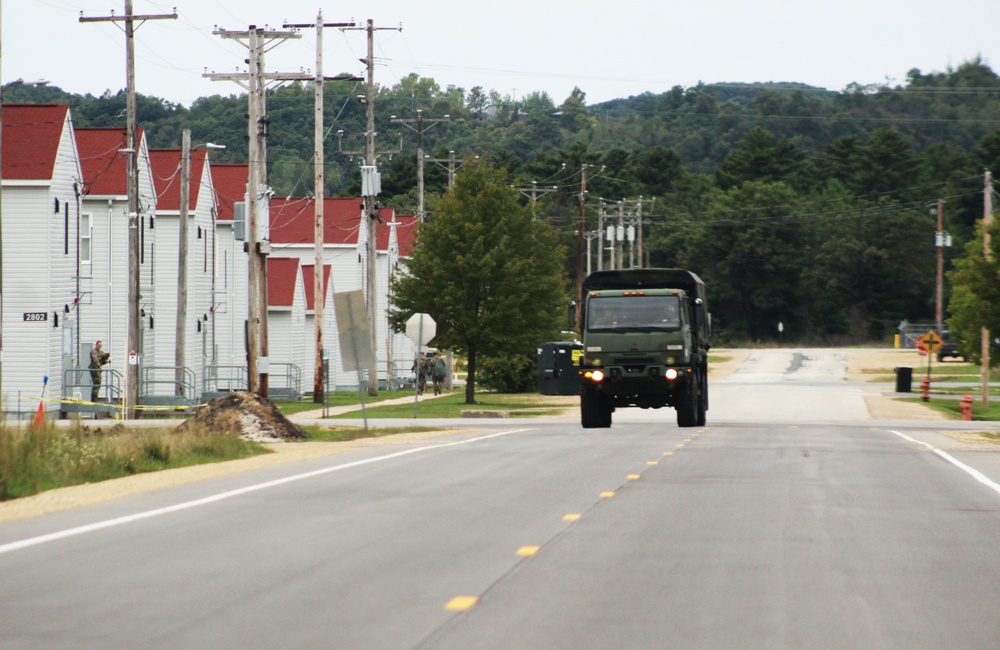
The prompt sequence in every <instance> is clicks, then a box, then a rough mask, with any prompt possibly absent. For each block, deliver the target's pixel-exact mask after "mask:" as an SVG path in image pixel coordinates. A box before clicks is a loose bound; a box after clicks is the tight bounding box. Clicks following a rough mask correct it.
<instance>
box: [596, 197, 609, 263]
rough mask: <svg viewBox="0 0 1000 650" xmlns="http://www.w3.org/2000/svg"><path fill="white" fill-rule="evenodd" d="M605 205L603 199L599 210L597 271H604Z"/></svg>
mask: <svg viewBox="0 0 1000 650" xmlns="http://www.w3.org/2000/svg"><path fill="white" fill-rule="evenodd" d="M604 210H605V203H604V199H601V203H600V207H599V208H598V209H597V270H598V271H603V270H604V217H605V216H607V215H606V214H605V212H604Z"/></svg>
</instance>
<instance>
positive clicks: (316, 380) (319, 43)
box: [284, 10, 354, 404]
mask: <svg viewBox="0 0 1000 650" xmlns="http://www.w3.org/2000/svg"><path fill="white" fill-rule="evenodd" d="M284 27H285V28H286V29H288V28H295V29H304V28H306V27H311V25H289V24H286V25H285V26H284ZM324 27H354V23H324V22H323V12H322V10H321V11H319V12H317V14H316V77H315V79H314V80H313V85H314V90H315V93H316V101H315V108H314V111H315V132H314V133H315V135H314V142H315V149H314V155H313V165H314V166H315V168H316V179H315V180H316V183H315V189H314V190H313V194H315V198H316V212H315V218H314V223H313V238H314V245H315V257H316V262H315V266H314V269H315V271H314V272H313V322H315V324H316V337H315V338H316V364H315V370H314V372H313V403H314V404H322V403H324V401H325V395H324V387H323V312H324V310H325V303H326V293H325V292H324V284H323V277H324V265H323V261H324V260H323V245H324V243H325V234H324V232H325V227H324V225H323V220H324V215H323V208H324V205H323V201H324V196H325V188H324V185H325V184H326V175H325V165H326V160H325V156H324V153H323V136H324V134H323V84H324V83H325V82H326V78H325V77H324V76H323V28H324Z"/></svg>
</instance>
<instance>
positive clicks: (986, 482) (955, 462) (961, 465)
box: [889, 429, 1000, 494]
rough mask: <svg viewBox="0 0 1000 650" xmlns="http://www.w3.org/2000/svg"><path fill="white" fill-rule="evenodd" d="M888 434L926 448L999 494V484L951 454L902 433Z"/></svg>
mask: <svg viewBox="0 0 1000 650" xmlns="http://www.w3.org/2000/svg"><path fill="white" fill-rule="evenodd" d="M889 433H895V434H896V435H897V436H899V437H900V438H902V439H903V440H909V441H910V442H912V443H915V444H918V445H920V446H922V447H925V448H927V449H928V450H930V451H933V452H934V453H935V454H937V455H938V456H940V457H941V458H944V459H945V460H946V461H948V462H949V463H951V464H952V465H954V466H955V467H957V468H959V469H960V470H962V471H963V472H965V473H966V474H968V475H969V476H971V477H972V478H974V479H976V480H977V481H979V482H980V483H982V484H983V485H985V486H986V487H988V488H990V489H991V490H993V491H994V492H996V493H997V494H1000V484H997V483H995V482H993V481H991V480H990V479H988V478H987V477H986V475H985V474H983V473H982V472H980V471H979V470H977V469H973V468H972V467H969V466H968V465H966V464H965V463H963V462H962V461H960V460H958V459H957V458H955V457H954V456H952V455H951V454H949V453H947V452H944V451H941V450H940V449H938V448H937V447H935V446H934V445H930V444H927V443H926V442H923V441H921V440H916V439H914V438H911V437H910V436H908V435H906V434H904V433H900V432H899V431H893V430H891V429H890V430H889Z"/></svg>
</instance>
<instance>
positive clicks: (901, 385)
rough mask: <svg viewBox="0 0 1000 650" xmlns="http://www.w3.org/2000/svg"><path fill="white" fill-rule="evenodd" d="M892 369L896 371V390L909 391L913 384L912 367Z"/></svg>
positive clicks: (899, 391)
mask: <svg viewBox="0 0 1000 650" xmlns="http://www.w3.org/2000/svg"><path fill="white" fill-rule="evenodd" d="M893 371H894V372H895V373H896V392H897V393H909V392H911V391H912V384H913V368H893Z"/></svg>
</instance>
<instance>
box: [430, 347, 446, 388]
mask: <svg viewBox="0 0 1000 650" xmlns="http://www.w3.org/2000/svg"><path fill="white" fill-rule="evenodd" d="M432 371H433V373H434V374H433V378H434V394H435V395H440V394H441V384H443V383H444V379H445V376H446V375H447V373H448V369H447V368H446V367H445V363H444V359H442V358H441V353H440V352H435V353H434V367H433V369H432Z"/></svg>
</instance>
